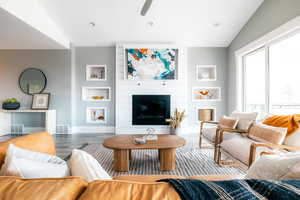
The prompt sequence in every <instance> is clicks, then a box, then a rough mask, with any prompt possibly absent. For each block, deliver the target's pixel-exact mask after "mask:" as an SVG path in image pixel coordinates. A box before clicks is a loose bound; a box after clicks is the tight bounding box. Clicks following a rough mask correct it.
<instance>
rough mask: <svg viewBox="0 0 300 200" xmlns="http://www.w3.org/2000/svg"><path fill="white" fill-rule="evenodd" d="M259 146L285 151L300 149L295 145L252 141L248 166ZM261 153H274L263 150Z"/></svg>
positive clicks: (253, 159)
mask: <svg viewBox="0 0 300 200" xmlns="http://www.w3.org/2000/svg"><path fill="white" fill-rule="evenodd" d="M259 147H267V148H269V149H270V150H275V149H279V150H286V151H300V147H295V146H288V145H280V144H271V143H252V144H251V146H250V156H249V166H251V165H252V163H253V162H254V161H255V158H256V157H255V156H256V149H257V148H259ZM263 153H264V155H266V154H274V153H268V152H263Z"/></svg>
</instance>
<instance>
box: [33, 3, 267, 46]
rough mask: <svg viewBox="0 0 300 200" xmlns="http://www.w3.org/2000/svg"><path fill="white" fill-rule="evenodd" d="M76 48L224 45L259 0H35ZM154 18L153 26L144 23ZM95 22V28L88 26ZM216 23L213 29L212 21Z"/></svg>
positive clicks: (245, 20) (254, 9)
mask: <svg viewBox="0 0 300 200" xmlns="http://www.w3.org/2000/svg"><path fill="white" fill-rule="evenodd" d="M39 2H40V3H41V5H42V6H44V9H45V10H46V12H47V13H48V15H49V16H50V17H51V18H52V20H53V21H54V22H55V23H56V24H57V26H58V27H59V28H60V29H61V31H62V32H63V34H64V35H65V36H66V37H68V39H69V40H70V41H71V42H72V43H73V44H74V45H76V46H98V45H99V46H111V45H115V44H116V43H118V42H147V43H149V42H152V43H159V42H172V43H177V44H181V45H187V46H225V47H226V46H228V45H229V44H230V43H231V41H232V40H233V39H234V37H235V36H236V35H237V34H238V32H239V31H240V30H241V28H242V27H243V26H244V25H245V23H246V22H247V21H248V20H249V18H250V17H251V16H252V15H253V13H254V12H255V11H256V9H257V8H258V7H259V6H260V4H261V3H262V2H263V0H153V4H152V7H151V9H150V11H149V12H148V14H147V16H145V17H142V16H140V14H139V13H140V10H141V8H142V6H143V3H144V0H80V1H79V0H39ZM151 21H152V22H154V26H153V27H151V26H149V25H148V22H151ZM90 22H94V23H95V24H96V26H95V27H91V26H90V25H89V23H90ZM216 23H219V24H220V26H218V27H215V26H214V24H216Z"/></svg>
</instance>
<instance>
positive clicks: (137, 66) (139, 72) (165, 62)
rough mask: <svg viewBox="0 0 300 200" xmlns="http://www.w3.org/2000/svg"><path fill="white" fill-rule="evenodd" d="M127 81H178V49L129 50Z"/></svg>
mask: <svg viewBox="0 0 300 200" xmlns="http://www.w3.org/2000/svg"><path fill="white" fill-rule="evenodd" d="M125 52H126V55H127V77H126V78H127V79H129V80H174V79H176V68H177V65H178V64H177V60H178V59H177V57H178V49H172V48H161V49H155V48H151V49H150V48H127V49H125Z"/></svg>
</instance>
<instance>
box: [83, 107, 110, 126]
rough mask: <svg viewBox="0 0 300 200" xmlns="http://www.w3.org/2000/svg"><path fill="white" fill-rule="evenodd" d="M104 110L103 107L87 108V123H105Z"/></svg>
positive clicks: (105, 115)
mask: <svg viewBox="0 0 300 200" xmlns="http://www.w3.org/2000/svg"><path fill="white" fill-rule="evenodd" d="M106 118H107V114H106V108H104V107H88V108H87V110H86V121H87V123H106Z"/></svg>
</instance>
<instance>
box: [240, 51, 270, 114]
mask: <svg viewBox="0 0 300 200" xmlns="http://www.w3.org/2000/svg"><path fill="white" fill-rule="evenodd" d="M265 57H266V55H265V51H264V49H259V50H258V51H255V52H253V53H251V54H249V55H246V56H245V57H244V86H245V87H244V88H245V89H244V109H245V111H246V112H265V111H266V98H265V91H266V90H265V77H266V75H265V74H266V73H265V71H266V67H265V63H266V61H265Z"/></svg>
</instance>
